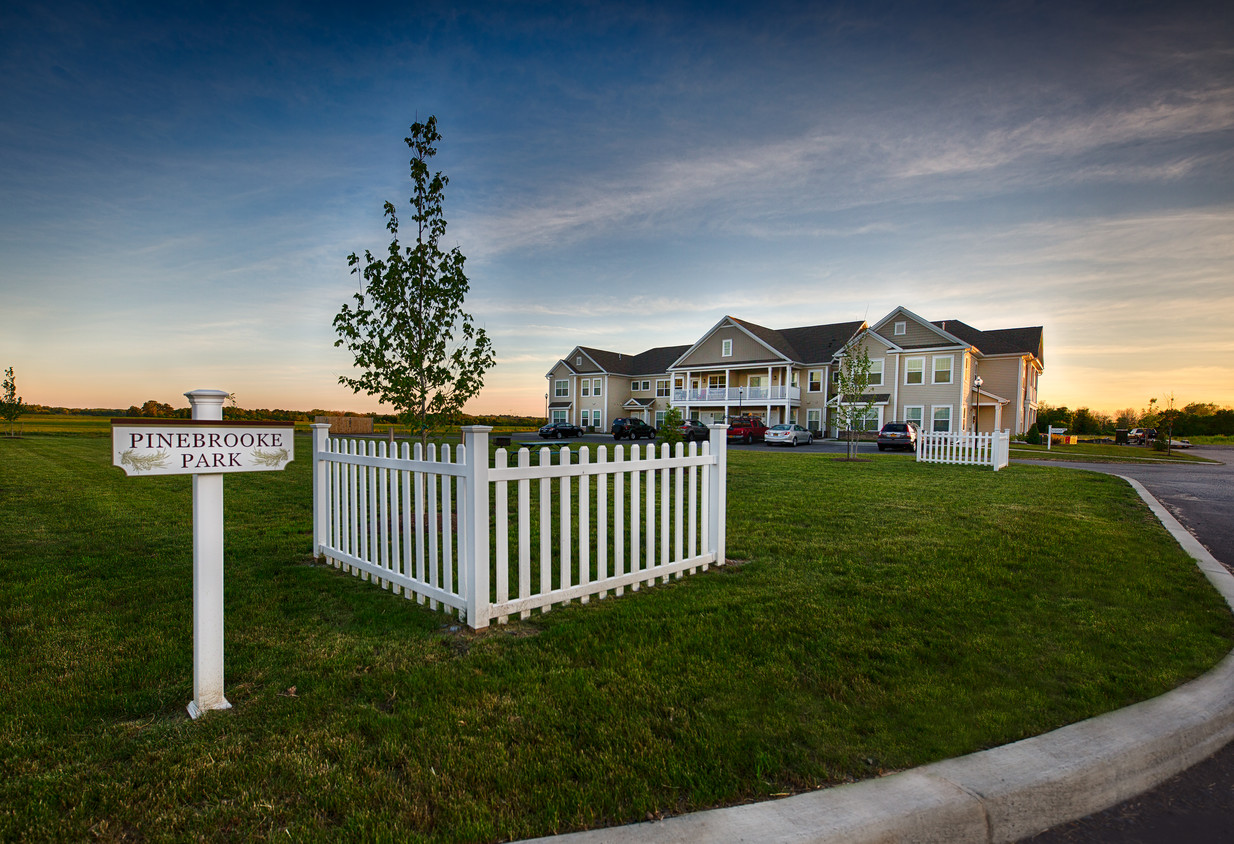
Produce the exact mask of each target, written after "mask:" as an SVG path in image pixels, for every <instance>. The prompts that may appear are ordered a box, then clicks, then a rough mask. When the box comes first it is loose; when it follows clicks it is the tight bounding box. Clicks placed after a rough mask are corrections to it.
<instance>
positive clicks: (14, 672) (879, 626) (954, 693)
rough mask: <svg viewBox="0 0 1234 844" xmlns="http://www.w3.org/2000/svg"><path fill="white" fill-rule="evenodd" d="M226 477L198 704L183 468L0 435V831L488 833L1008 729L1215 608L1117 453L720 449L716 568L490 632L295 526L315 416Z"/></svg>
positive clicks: (826, 774)
mask: <svg viewBox="0 0 1234 844" xmlns="http://www.w3.org/2000/svg"><path fill="white" fill-rule="evenodd" d="M297 444H298V445H300V446H301V448H300V449H298V453H299V457H298V458H297V460H296V462H295V463H293V464H292V465H291V466H290V467H289V468H288V469H287V470H286V471H285V472H269V473H254V474H237V475H231V476H229V477H228V478H227V479H226V519H227V535H226V553H227V562H226V578H227V581H226V613H227V616H226V618H227V652H226V653H227V657H226V658H227V664H226V670H227V696H228V698H229V700H230V701H231V702H232V704H234V707H235V708H234V709H232V710H230V711H226V712H214V713H209V714H208V715H207V716H206V717H205V718H203V719H202V720H200V721H198V722H191V721H190V720H189V719H188V717H187V715H186V714H185V711H184V706H185V704H186V703H187V702H188V700H189V698H190V697H191V693H192V692H191V689H192V686H191V684H192V644H191V642H192V640H191V635H192V610H191V606H192V582H191V572H192V553H191V530H192V526H191V522H190V500H191V495H190V483H189V479H188V478H187V477H167V478H127V477H125V476H124V475H123V474H122V473H121V472H120V470H118V469H115V468H112V467H111V466H110V453H109V450H108V443H107V442H106V441H105V440H100V439H89V438H71V437H62V438H52V437H47V438H37V437H31V438H27V439H24V440H11V441H0V633H2V636H0V666H3V670H2V671H0V771H2V772H3V776H2V777H0V839H3V840H15V839H25V840H65V839H69V840H80V839H88V838H101V839H103V840H121V839H143V838H158V839H183V838H201V839H207V840H234V839H278V840H285V839H291V840H314V839H330V840H339V839H398V840H404V841H496V840H504V839H510V838H520V837H527V836H533V835H542V834H548V833H552V832H558V831H565V830H574V829H581V828H586V827H595V826H602V825H611V824H618V823H625V822H629V821H636V820H642V819H645V818H647V817H648V816H652V817H655V816H660V815H664V814H670V813H677V812H685V811H692V810H696V809H702V808H707V807H712V806H718V805H725V804H731V803H736V802H742V801H748V800H758V799H765V798H768V797H770V796H773V795H779V794H784V793H790V792H795V791H801V790H807V789H813V788H818V787H822V786H827V785H832V784H836V783H841V782H845V781H849V780H853V779H860V778H864V777H870V776H876V775H878V774H879V773H882V772H885V771H888V770H895V769H900V768H906V767H910V766H914V765H918V764H922V763H925V762H929V761H933V760H937V759H940V758H944V757H948V756H954V755H958V754H962V753H966V752H970V751H974V750H978V749H981V748H985V747H990V746H995V745H999V744H1003V743H1006V742H1009V741H1014V740H1016V739H1019V738H1023V737H1025V736H1029V735H1033V734H1036V733H1040V732H1043V731H1046V730H1049V729H1052V728H1055V727H1057V726H1060V725H1062V724H1065V723H1068V722H1072V721H1075V720H1079V719H1082V718H1085V717H1088V716H1090V715H1094V714H1098V713H1100V712H1105V711H1108V710H1111V709H1116V708H1118V707H1121V706H1124V705H1126V704H1128V703H1131V702H1133V701H1136V700H1140V699H1144V698H1147V697H1151V696H1153V695H1156V694H1159V693H1161V692H1163V691H1166V690H1167V689H1170V688H1172V687H1174V686H1176V685H1178V684H1179V683H1181V682H1183V681H1185V680H1187V679H1189V678H1191V677H1194V676H1197V675H1198V674H1200V673H1202V672H1203V671H1205V670H1206V669H1208V668H1209V667H1210V666H1212V665H1213V664H1214V663H1215V662H1216V661H1217V660H1218V659H1219V658H1220V657H1221V656H1222V655H1223V654H1224V653H1226V652H1227V651H1228V650H1229V649H1230V647H1231V643H1232V641H1234V635H1232V634H1234V630H1232V627H1234V624H1232V622H1231V617H1230V614H1229V612H1228V611H1227V609H1226V608H1225V606H1224V605H1223V603H1222V602H1221V600H1220V599H1219V598H1218V597H1217V595H1216V593H1215V592H1214V591H1213V590H1212V589H1211V588H1210V587H1209V586H1208V585H1207V584H1206V582H1205V581H1204V579H1203V578H1202V577H1201V576H1200V575H1199V573H1198V572H1197V570H1196V568H1195V566H1194V564H1192V563H1191V561H1190V560H1189V559H1188V558H1186V557H1185V555H1183V554H1182V553H1181V551H1179V550H1178V548H1177V547H1176V546H1175V545H1174V543H1173V542H1172V540H1171V539H1170V538H1169V536H1168V535H1167V534H1166V533H1165V532H1164V531H1163V530H1162V529H1161V528H1160V526H1159V525H1157V524H1156V523H1155V521H1154V520H1153V519H1152V518H1151V516H1150V514H1149V513H1148V511H1147V509H1146V508H1145V507H1144V506H1143V505H1142V503H1141V502H1140V501H1139V500H1138V499H1137V498H1136V497H1135V496H1134V495H1133V494H1132V493H1131V491H1130V490H1129V489H1128V488H1127V487H1126V486H1125V485H1124V484H1123V483H1122V482H1121V481H1118V480H1117V479H1114V478H1110V477H1107V476H1103V475H1096V474H1090V473H1082V472H1069V471H1067V470H1060V469H1051V468H1048V467H1035V466H1032V467H1029V466H1019V465H1016V466H1012V467H1010V468H1009V469H1007V470H1004V471H1002V472H999V473H993V472H990V471H989V470H980V469H974V468H966V467H950V466H927V465H918V464H916V463H915V462H913V461H912V460H911V458H906V457H903V456H900V455H879V456H877V457H875V458H874V459H873V460H871V461H870V462H868V463H845V462H841V461H837V460H834V459H831V458H830V457H828V456H826V455H821V454H815V455H811V454H801V453H793V454H763V453H743V452H735V453H731V454H730V465H729V490H730V499H729V509H728V513H729V521H728V552H729V554H728V555H729V556H730V557H731V558H733V559H735V560H738V561H739V562H738V563H736V564H732V565H728V566H724V567H720V568H716V569H713V570H711V571H710V572H708V573H705V574H700V575H696V576H693V577H688V578H684V579H682V580H679V581H675V582H673V583H671V584H670V585H667V586H659V587H655V588H651V589H644V590H643V591H641V592H639V593H638V594H633V595H631V594H627V596H626V597H623V598H620V599H616V600H612V599H610V600H605V601H592V602H591V603H590V604H588V605H586V606H578V605H574V606H571V607H568V608H556V609H554V610H553V611H552V612H550V613H548V614H547V615H543V616H540V615H537V616H533V618H532V619H530V620H528V621H524V622H518V623H514V624H511V625H508V626H506V627H502V628H494V629H492V630H490V631H489V632H486V633H482V634H478V635H473V634H469V633H467V632H466V631H465V630H463V631H456V630H455V629H453V628H454V627H456V626H457V625H456V624H455V623H454V622H452V621H450V620H449V619H447V618H445V617H444V616H442V615H439V614H434V613H431V612H429V611H428V610H427V609H425V608H423V607H421V606H419V605H417V604H415V603H414V602H410V601H407V600H405V599H403V598H401V597H397V596H394V595H392V594H391V593H389V592H387V591H383V590H381V589H379V588H378V587H377V586H375V585H373V584H371V583H366V582H363V581H361V580H360V579H359V578H355V577H351V576H348V575H345V574H342V573H340V572H339V571H337V570H335V569H332V568H329V567H325V566H320V565H316V564H314V563H313V562H312V560H311V558H310V557H309V556H308V551H309V542H310V539H309V505H310V493H309V484H308V480H309V475H308V463H307V460H306V456H307V441H306V440H305V439H301V440H300V441H299V442H298V443H297Z"/></svg>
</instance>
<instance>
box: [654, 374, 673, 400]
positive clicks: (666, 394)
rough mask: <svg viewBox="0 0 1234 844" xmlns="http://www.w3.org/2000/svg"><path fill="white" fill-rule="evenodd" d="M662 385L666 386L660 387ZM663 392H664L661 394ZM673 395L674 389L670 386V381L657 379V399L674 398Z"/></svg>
mask: <svg viewBox="0 0 1234 844" xmlns="http://www.w3.org/2000/svg"><path fill="white" fill-rule="evenodd" d="M661 384H663V385H664V386H660V385H661ZM661 390H663V392H661ZM672 394H673V392H672V387H671V386H670V385H669V380H668V379H667V378H657V379H656V398H658V399H667V398H669V397H670V396H672Z"/></svg>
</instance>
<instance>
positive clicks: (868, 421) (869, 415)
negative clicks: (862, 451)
mask: <svg viewBox="0 0 1234 844" xmlns="http://www.w3.org/2000/svg"><path fill="white" fill-rule="evenodd" d="M878 416H879V409H878V408H877V407H871V408H870V409H868V410H867V411H866V413H865V416H864V417H862V418H861V419H859V420H857V430H858V431H877V430H878V428H879V425H878Z"/></svg>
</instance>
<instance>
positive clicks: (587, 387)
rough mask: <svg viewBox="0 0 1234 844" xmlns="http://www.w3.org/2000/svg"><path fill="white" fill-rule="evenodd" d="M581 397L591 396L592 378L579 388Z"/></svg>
mask: <svg viewBox="0 0 1234 844" xmlns="http://www.w3.org/2000/svg"><path fill="white" fill-rule="evenodd" d="M579 395H580V396H589V395H591V379H590V378H584V379H583V381H582V384H581V385H580V386H579Z"/></svg>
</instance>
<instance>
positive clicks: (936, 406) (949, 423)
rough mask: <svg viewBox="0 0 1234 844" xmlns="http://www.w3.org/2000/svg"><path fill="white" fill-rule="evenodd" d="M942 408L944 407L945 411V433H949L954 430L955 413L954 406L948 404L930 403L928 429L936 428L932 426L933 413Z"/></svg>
mask: <svg viewBox="0 0 1234 844" xmlns="http://www.w3.org/2000/svg"><path fill="white" fill-rule="evenodd" d="M943 409H946V411H947V433H950V432H951V431H954V430H955V413H954V412H953V411H954V409H955V408H954V406H953V405H950V404H932V405H930V430H931V431H934V430H936V429H935V427H934V421H935V420H934V414H935V413H936V412H938V411H940V410H943ZM940 433H942V432H940Z"/></svg>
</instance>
